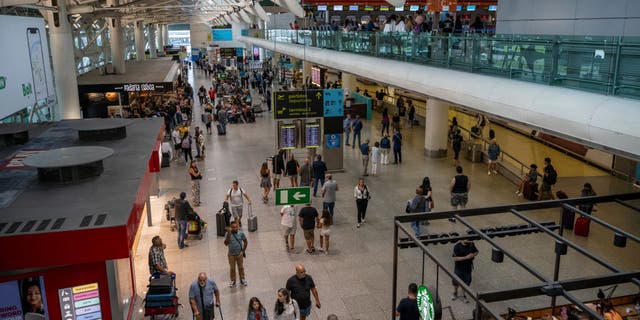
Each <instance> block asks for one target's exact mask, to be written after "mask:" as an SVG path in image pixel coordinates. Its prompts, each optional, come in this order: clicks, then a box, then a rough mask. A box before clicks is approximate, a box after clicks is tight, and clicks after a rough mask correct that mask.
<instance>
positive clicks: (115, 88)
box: [78, 82, 173, 93]
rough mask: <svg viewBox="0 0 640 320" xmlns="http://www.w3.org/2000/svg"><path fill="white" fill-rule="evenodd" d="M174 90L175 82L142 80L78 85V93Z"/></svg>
mask: <svg viewBox="0 0 640 320" xmlns="http://www.w3.org/2000/svg"><path fill="white" fill-rule="evenodd" d="M172 90H173V82H142V83H116V84H85V85H78V93H93V92H167V91H172Z"/></svg>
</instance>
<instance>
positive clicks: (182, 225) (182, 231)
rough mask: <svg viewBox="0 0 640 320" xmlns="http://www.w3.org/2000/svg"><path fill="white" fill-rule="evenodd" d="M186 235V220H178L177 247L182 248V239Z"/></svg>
mask: <svg viewBox="0 0 640 320" xmlns="http://www.w3.org/2000/svg"><path fill="white" fill-rule="evenodd" d="M186 237H187V220H186V219H183V220H178V248H180V249H182V248H184V239H185V238H186Z"/></svg>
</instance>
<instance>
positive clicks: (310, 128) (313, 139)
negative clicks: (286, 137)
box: [304, 123, 320, 148]
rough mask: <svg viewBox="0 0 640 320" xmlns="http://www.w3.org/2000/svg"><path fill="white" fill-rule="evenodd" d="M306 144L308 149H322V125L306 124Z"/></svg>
mask: <svg viewBox="0 0 640 320" xmlns="http://www.w3.org/2000/svg"><path fill="white" fill-rule="evenodd" d="M304 142H305V144H304V145H305V147H307V148H319V147H320V124H319V123H305V125H304Z"/></svg>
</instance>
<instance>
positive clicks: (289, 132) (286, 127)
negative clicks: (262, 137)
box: [278, 124, 297, 149]
mask: <svg viewBox="0 0 640 320" xmlns="http://www.w3.org/2000/svg"><path fill="white" fill-rule="evenodd" d="M296 131H297V130H296V125H295V124H283V125H281V126H280V132H279V133H278V140H279V144H278V145H279V146H280V149H295V148H296V145H297V133H296Z"/></svg>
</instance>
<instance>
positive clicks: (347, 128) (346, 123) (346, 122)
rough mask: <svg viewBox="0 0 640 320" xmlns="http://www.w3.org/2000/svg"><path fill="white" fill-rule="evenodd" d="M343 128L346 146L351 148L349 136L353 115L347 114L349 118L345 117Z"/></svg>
mask: <svg viewBox="0 0 640 320" xmlns="http://www.w3.org/2000/svg"><path fill="white" fill-rule="evenodd" d="M342 127H343V128H344V139H345V141H344V145H345V146H349V135H350V134H351V115H350V114H348V113H347V116H346V117H344V122H343V123H342Z"/></svg>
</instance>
